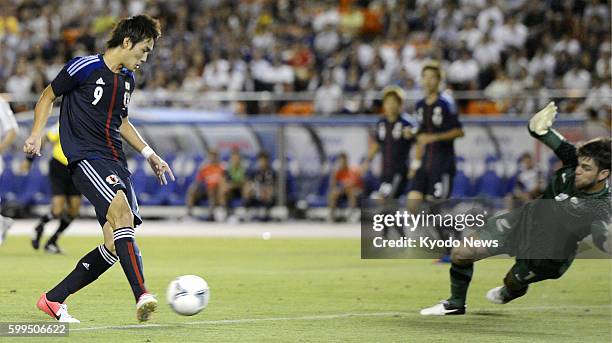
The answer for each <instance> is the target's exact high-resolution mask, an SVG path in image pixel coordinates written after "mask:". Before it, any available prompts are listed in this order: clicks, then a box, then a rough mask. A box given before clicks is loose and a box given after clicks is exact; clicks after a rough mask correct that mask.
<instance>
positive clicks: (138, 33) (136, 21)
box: [106, 14, 161, 49]
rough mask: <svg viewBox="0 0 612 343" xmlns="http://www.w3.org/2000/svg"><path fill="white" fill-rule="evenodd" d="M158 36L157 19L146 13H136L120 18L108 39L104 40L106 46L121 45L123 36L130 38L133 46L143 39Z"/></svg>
mask: <svg viewBox="0 0 612 343" xmlns="http://www.w3.org/2000/svg"><path fill="white" fill-rule="evenodd" d="M159 36H161V27H160V24H159V20H157V19H155V18H151V17H150V16H148V15H146V14H141V15H136V16H133V17H129V18H124V19H121V20H120V21H119V22H118V23H117V24H116V25H115V27H114V28H113V32H112V33H111V37H110V39H109V40H108V41H107V42H106V48H108V49H110V48H114V47H117V46H121V44H123V40H124V39H125V38H129V39H130V41H131V42H132V44H133V45H132V48H133V47H134V45H136V44H138V43H140V42H142V41H143V40H145V39H149V38H151V39H153V40H157V39H158V38H159Z"/></svg>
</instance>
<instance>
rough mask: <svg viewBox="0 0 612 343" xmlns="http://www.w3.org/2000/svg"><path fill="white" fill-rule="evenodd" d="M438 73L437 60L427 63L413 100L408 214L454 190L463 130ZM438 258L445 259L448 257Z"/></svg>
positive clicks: (448, 232) (446, 233)
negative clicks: (417, 96) (419, 94)
mask: <svg viewBox="0 0 612 343" xmlns="http://www.w3.org/2000/svg"><path fill="white" fill-rule="evenodd" d="M441 74H442V73H441V71H440V67H439V66H438V64H436V63H428V64H426V65H425V66H424V67H423V70H422V72H421V77H422V85H423V92H424V93H425V97H424V98H423V99H421V100H419V101H418V102H417V103H416V115H417V120H418V122H419V132H418V135H417V137H416V145H415V159H414V161H413V163H412V165H411V168H410V169H411V170H410V176H411V178H412V185H411V189H410V192H409V193H408V202H407V207H408V211H410V212H411V213H418V212H419V209H420V207H421V204H422V202H423V199H426V200H435V199H448V198H449V197H450V194H451V192H452V189H453V184H452V182H453V177H454V176H455V147H454V140H455V139H457V138H459V137H463V135H464V133H463V129H462V127H461V123H460V122H459V112H458V111H457V106H456V105H455V101H454V100H453V99H452V98H451V97H450V96H449V95H448V94H444V93H441V92H440V89H439V87H440V82H441V80H442V75H441ZM432 210H434V211H435V209H432ZM437 229H438V233H439V234H440V238H442V239H447V238H448V237H449V235H454V234H455V232H454V230H453V229H450V228H437ZM441 261H444V262H446V261H448V257H447V256H445V257H443V258H442V260H441Z"/></svg>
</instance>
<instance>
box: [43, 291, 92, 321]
mask: <svg viewBox="0 0 612 343" xmlns="http://www.w3.org/2000/svg"><path fill="white" fill-rule="evenodd" d="M36 307H38V309H39V310H41V311H43V312H44V313H46V314H48V315H49V316H51V317H53V318H55V319H57V320H58V321H59V322H60V323H80V322H81V321H79V320H78V319H76V318H74V317H72V316H71V315H70V314H69V313H68V305H66V304H62V303H59V302H56V301H49V300H48V299H47V293H43V294H42V295H41V296H40V298H39V299H38V302H37V303H36Z"/></svg>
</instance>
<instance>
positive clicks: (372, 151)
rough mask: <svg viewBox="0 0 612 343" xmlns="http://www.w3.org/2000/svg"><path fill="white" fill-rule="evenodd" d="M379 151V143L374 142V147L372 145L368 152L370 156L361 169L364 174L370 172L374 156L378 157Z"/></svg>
mask: <svg viewBox="0 0 612 343" xmlns="http://www.w3.org/2000/svg"><path fill="white" fill-rule="evenodd" d="M378 149H379V145H378V143H377V142H372V145H370V149H369V150H368V156H367V157H366V159H365V161H363V163H362V165H361V168H360V169H361V172H362V173H366V172H367V171H368V168H369V167H370V162H372V160H373V159H374V156H376V153H378Z"/></svg>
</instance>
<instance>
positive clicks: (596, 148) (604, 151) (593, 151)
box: [577, 138, 611, 170]
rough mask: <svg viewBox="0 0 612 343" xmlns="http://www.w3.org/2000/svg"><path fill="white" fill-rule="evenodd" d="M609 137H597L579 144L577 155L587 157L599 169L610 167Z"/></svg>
mask: <svg viewBox="0 0 612 343" xmlns="http://www.w3.org/2000/svg"><path fill="white" fill-rule="evenodd" d="M610 144H611V141H610V138H598V139H594V140H592V141H590V142H587V143H585V144H584V145H582V146H580V147H579V148H578V151H577V155H578V157H589V158H591V159H592V160H593V161H595V164H596V165H597V167H598V168H599V170H604V169H608V170H611V169H610V163H611V162H610Z"/></svg>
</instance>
